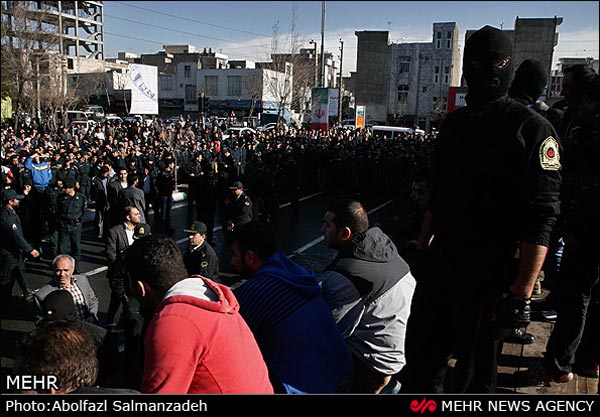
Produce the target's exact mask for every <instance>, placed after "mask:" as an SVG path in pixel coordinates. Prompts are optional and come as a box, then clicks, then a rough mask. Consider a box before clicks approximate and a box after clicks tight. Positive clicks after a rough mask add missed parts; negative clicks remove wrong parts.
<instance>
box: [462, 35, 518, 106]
mask: <svg viewBox="0 0 600 417" xmlns="http://www.w3.org/2000/svg"><path fill="white" fill-rule="evenodd" d="M511 68H512V43H511V41H510V39H509V38H508V36H506V35H505V34H504V33H503V32H502V31H501V30H500V29H496V28H494V27H492V26H484V27H482V28H481V29H479V30H478V31H477V32H475V33H474V34H473V35H471V37H470V38H469V39H468V40H467V43H466V44H465V53H464V56H463V74H464V76H465V80H466V81H467V86H468V87H469V92H468V94H467V97H466V100H467V104H468V105H469V106H472V107H473V106H474V107H480V106H482V105H484V104H486V103H489V102H490V101H493V100H495V99H497V98H499V97H501V96H503V95H504V94H506V92H507V90H508V85H509V82H510V72H511Z"/></svg>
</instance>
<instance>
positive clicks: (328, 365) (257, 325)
mask: <svg viewBox="0 0 600 417" xmlns="http://www.w3.org/2000/svg"><path fill="white" fill-rule="evenodd" d="M231 250H232V252H233V255H232V259H231V264H232V266H233V267H234V268H235V269H236V270H237V272H239V273H240V275H242V277H244V278H248V280H247V281H246V282H245V283H244V284H242V286H241V287H239V288H237V289H236V291H235V294H236V296H237V297H238V300H239V302H240V314H241V315H242V316H243V317H244V320H245V321H246V323H248V326H249V327H250V329H251V330H252V332H253V333H254V336H255V337H256V340H257V342H258V345H259V346H260V350H261V352H262V354H263V356H264V358H265V362H266V363H267V366H268V367H269V375H270V377H271V382H272V383H273V387H274V389H275V392H277V393H290V394H291V393H312V394H316V393H335V392H347V390H348V387H349V385H350V382H351V381H352V376H353V374H354V367H353V365H352V357H351V355H350V352H349V351H348V347H347V346H346V344H345V343H344V339H343V337H342V335H341V334H340V332H339V330H338V329H337V326H336V324H335V321H334V319H333V316H332V314H331V311H330V309H329V307H328V306H327V303H326V302H325V300H324V299H323V296H322V295H321V288H320V287H319V283H318V282H317V280H316V278H315V275H314V273H312V272H310V271H308V270H307V269H305V268H303V267H302V266H300V265H298V264H296V263H294V262H292V261H290V260H289V259H288V258H286V257H285V256H284V255H283V254H282V253H281V252H279V251H277V247H276V244H275V237H274V235H273V233H272V232H271V231H270V230H269V229H268V228H267V227H266V226H264V225H261V224H259V223H256V222H250V223H246V224H244V225H238V226H236V229H235V231H234V234H233V238H232V245H231Z"/></svg>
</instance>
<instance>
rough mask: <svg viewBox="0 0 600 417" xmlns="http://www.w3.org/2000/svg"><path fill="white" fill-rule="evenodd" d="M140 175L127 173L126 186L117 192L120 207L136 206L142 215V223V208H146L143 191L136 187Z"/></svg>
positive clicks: (143, 216)
mask: <svg viewBox="0 0 600 417" xmlns="http://www.w3.org/2000/svg"><path fill="white" fill-rule="evenodd" d="M139 182H140V177H139V175H138V174H129V175H128V176H127V188H124V189H122V190H121V191H120V192H119V204H120V207H123V208H124V207H127V206H133V207H135V208H137V209H138V210H139V212H140V215H141V216H142V223H145V222H146V216H145V215H144V209H145V208H146V198H145V196H144V191H143V190H141V189H140V188H138V184H139Z"/></svg>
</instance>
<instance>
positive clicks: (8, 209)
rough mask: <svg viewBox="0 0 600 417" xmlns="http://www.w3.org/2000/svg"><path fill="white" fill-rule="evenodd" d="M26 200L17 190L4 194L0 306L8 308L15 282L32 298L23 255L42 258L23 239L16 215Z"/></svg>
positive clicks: (0, 241)
mask: <svg viewBox="0 0 600 417" xmlns="http://www.w3.org/2000/svg"><path fill="white" fill-rule="evenodd" d="M23 198H25V197H24V196H23V195H20V194H17V192H16V191H15V190H12V189H9V190H5V191H4V192H3V194H2V208H1V209H0V212H1V223H0V229H1V230H2V238H1V239H0V258H1V259H2V265H0V306H1V307H2V308H5V307H6V304H7V302H8V300H9V299H10V296H11V295H12V288H13V285H14V283H15V280H16V281H17V283H18V284H19V286H20V287H21V291H22V292H23V296H24V297H26V298H31V292H30V291H29V289H28V288H27V279H26V275H25V264H24V262H23V254H24V253H27V254H29V255H30V256H31V257H33V258H37V257H38V256H40V253H39V252H38V251H37V250H36V249H34V248H33V247H32V246H31V244H30V243H29V242H27V241H26V240H25V238H24V237H23V228H22V227H21V220H20V219H19V216H18V215H17V213H16V211H15V210H16V208H17V207H19V201H20V200H23Z"/></svg>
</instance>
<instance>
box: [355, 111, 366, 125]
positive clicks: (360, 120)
mask: <svg viewBox="0 0 600 417" xmlns="http://www.w3.org/2000/svg"><path fill="white" fill-rule="evenodd" d="M354 125H355V126H356V128H357V129H359V128H362V127H365V106H356V123H354Z"/></svg>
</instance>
